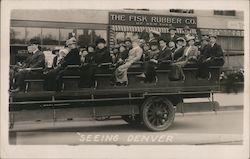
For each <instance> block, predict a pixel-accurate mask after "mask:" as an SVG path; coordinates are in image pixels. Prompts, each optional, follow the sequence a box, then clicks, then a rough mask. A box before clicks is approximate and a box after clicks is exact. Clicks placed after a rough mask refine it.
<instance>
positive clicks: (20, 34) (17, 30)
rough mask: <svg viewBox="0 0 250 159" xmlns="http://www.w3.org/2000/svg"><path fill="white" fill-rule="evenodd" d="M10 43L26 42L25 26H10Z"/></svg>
mask: <svg viewBox="0 0 250 159" xmlns="http://www.w3.org/2000/svg"><path fill="white" fill-rule="evenodd" d="M10 43H11V44H25V28H24V27H11V28H10Z"/></svg>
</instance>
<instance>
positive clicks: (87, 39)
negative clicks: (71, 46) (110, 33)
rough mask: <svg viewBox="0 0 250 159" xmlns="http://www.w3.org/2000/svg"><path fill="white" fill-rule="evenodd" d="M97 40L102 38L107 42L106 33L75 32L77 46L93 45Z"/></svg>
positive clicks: (100, 31) (85, 30) (94, 31)
mask: <svg viewBox="0 0 250 159" xmlns="http://www.w3.org/2000/svg"><path fill="white" fill-rule="evenodd" d="M98 38H104V39H105V40H106V41H107V31H106V30H89V29H78V30H77V40H78V45H79V46H86V45H88V44H91V43H95V41H96V39H98Z"/></svg>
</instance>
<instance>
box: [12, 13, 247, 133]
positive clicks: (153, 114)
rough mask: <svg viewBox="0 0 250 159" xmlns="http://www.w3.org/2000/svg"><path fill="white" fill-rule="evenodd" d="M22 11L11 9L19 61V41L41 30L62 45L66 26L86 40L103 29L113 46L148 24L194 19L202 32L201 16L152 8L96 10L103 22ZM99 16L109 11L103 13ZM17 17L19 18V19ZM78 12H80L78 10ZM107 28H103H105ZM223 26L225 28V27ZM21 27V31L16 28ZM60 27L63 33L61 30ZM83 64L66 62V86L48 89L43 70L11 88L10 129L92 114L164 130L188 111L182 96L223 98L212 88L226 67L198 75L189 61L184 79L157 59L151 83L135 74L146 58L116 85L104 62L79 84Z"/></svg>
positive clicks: (163, 28)
mask: <svg viewBox="0 0 250 159" xmlns="http://www.w3.org/2000/svg"><path fill="white" fill-rule="evenodd" d="M52 12H53V13H52ZM54 12H57V11H46V13H44V12H41V15H43V16H41V15H38V14H39V12H36V13H35V14H34V16H33V17H39V18H40V17H44V19H50V16H51V15H53V14H54ZM82 12H83V13H86V17H88V16H89V15H92V14H90V12H91V11H88V12H87V11H85V12H84V11H80V10H78V11H76V14H81V13H82ZM23 14H24V13H22V12H21V11H19V12H16V13H15V14H13V15H12V16H13V17H14V18H13V20H12V21H11V31H13V33H12V34H11V38H12V39H11V40H12V41H13V44H12V45H11V50H10V51H11V61H10V63H11V64H15V61H16V57H17V56H16V54H17V52H18V49H21V48H22V47H24V48H25V44H24V43H23V44H22V45H20V46H19V44H17V43H22V42H23V41H25V40H28V38H29V37H30V36H33V34H35V33H36V32H37V36H36V37H39V36H41V43H42V45H43V46H46V47H49V43H53V44H54V45H62V44H63V41H64V42H65V39H63V37H64V34H68V32H67V31H69V32H72V31H73V32H75V33H76V36H77V39H78V40H80V38H82V40H84V39H85V41H86V39H88V38H91V39H92V40H91V41H92V42H93V41H94V38H95V37H96V36H97V35H98V36H103V35H104V36H106V40H107V41H108V45H109V46H108V47H112V46H114V43H115V39H116V36H128V35H130V34H131V35H132V34H133V35H134V34H137V33H138V32H142V31H143V30H151V29H153V30H157V31H159V32H161V33H168V27H169V25H172V23H174V24H173V25H174V26H175V27H176V28H177V34H182V33H183V30H182V28H183V27H184V25H189V26H190V27H191V32H192V33H197V32H198V31H197V30H198V29H197V28H196V27H197V17H194V16H175V15H174V16H173V15H170V16H166V15H157V13H156V14H149V13H148V12H147V14H144V13H143V14H137V13H134V12H132V13H126V14H125V13H123V12H119V13H116V12H108V11H107V12H104V11H98V12H97V11H95V12H94V14H93V15H94V18H96V19H97V21H98V22H99V21H101V22H102V19H104V20H106V19H107V20H106V21H107V22H106V21H105V23H107V24H104V22H103V23H100V24H91V23H87V22H86V24H85V23H80V22H72V21H71V22H65V21H64V22H63V20H61V19H63V18H65V17H66V16H63V15H64V13H63V12H62V13H60V14H62V15H61V17H60V18H61V19H60V21H58V22H55V21H51V22H49V21H48V20H44V19H41V20H38V21H36V20H26V21H25V20H23V18H22V17H25V15H23ZM36 14H37V15H36ZM65 14H73V12H69V13H67V11H65ZM55 15H58V14H55ZM19 16H20V17H19ZM97 16H100V17H101V16H107V17H104V18H102V19H100V18H99V19H98V17H97ZM18 17H19V18H20V20H18ZM27 17H29V16H27ZM75 17H76V18H78V17H79V16H75ZM130 17H131V18H130ZM31 18H32V17H31ZM82 18H84V16H82ZM94 18H92V19H94ZM126 18H127V19H126ZM138 18H139V19H138ZM52 19H53V20H54V19H56V18H52ZM90 19H91V18H85V19H83V20H84V21H89V20H90ZM143 19H144V20H143ZM66 20H72V19H66ZM149 20H151V22H150V21H149ZM152 20H153V21H152ZM58 27H59V28H58ZM69 28H70V29H69ZM81 28H87V29H90V28H95V29H96V30H95V31H93V30H92V31H91V32H89V31H88V30H86V29H81ZM103 28H104V30H100V29H103ZM98 29H99V30H98ZM204 30H205V31H207V30H206V29H203V31H204ZM105 31H106V32H107V34H106V33H105ZM210 31H211V30H210ZM217 31H218V30H217ZM222 31H224V32H225V35H229V33H228V32H227V31H228V30H222ZM222 31H221V34H222V33H224V32H222ZM18 32H19V33H20V34H15V33H18ZM208 32H209V30H208ZM242 32H243V31H240V32H239V34H240V35H239V36H241V33H242ZM57 33H58V35H56V34H57ZM90 33H91V35H90ZM235 33H237V32H235ZM47 34H48V36H47ZM49 34H51V36H49ZM54 34H55V36H54ZM85 34H86V37H85ZM17 35H19V36H21V35H24V37H25V39H21V40H20V39H17V38H16V36H17ZM52 35H53V36H52ZM78 35H79V36H78ZM237 35H238V34H237ZM52 37H58V39H59V40H56V39H49V38H52ZM15 38H16V39H15ZM91 41H90V42H91ZM17 46H18V48H17ZM24 48H22V49H24ZM15 52H16V53H15ZM78 68H79V66H77V65H69V66H67V68H66V70H65V71H64V74H63V77H62V78H63V88H62V91H60V92H56V91H46V90H44V75H41V76H36V77H30V78H28V79H26V80H25V91H24V92H18V93H10V94H9V114H10V115H9V117H10V119H9V121H10V130H15V125H19V124H20V125H21V124H22V123H25V122H26V123H27V122H28V123H30V122H31V123H41V122H43V121H45V122H51V123H55V122H59V121H69V120H70V121H72V120H73V121H76V120H82V119H86V118H87V119H88V120H89V119H90V118H91V119H96V120H104V119H105V120H107V119H110V118H113V117H116V118H117V117H120V118H122V119H123V120H125V121H126V122H127V123H129V124H132V125H141V124H143V125H145V126H146V127H147V128H148V129H149V130H152V131H164V130H166V129H167V128H168V127H169V126H170V125H171V124H172V123H173V121H174V118H175V112H184V106H183V100H184V99H186V98H209V99H211V100H209V101H208V103H209V106H211V108H212V110H214V111H216V110H217V109H218V103H217V102H215V101H214V98H213V94H214V93H215V92H218V91H220V79H219V78H220V73H221V67H210V68H209V72H210V74H211V78H209V79H197V78H196V72H197V69H198V68H197V67H196V66H192V67H184V68H183V71H184V74H185V80H178V81H172V80H170V79H169V74H170V68H169V67H168V65H167V63H164V62H163V63H161V64H160V65H157V68H156V72H157V79H158V80H157V81H155V82H152V83H144V82H141V81H140V80H139V79H138V78H136V75H139V74H141V73H142V71H143V62H136V63H134V64H133V65H132V66H131V67H130V68H129V69H128V81H129V82H128V85H127V86H113V85H110V79H111V76H112V74H113V72H114V69H115V68H114V67H113V65H112V64H111V63H104V64H102V65H101V66H100V67H97V69H96V73H95V85H94V87H92V88H79V87H78V83H79V80H80V75H79V71H80V70H79V69H78ZM41 69H42V68H41ZM34 71H35V70H34Z"/></svg>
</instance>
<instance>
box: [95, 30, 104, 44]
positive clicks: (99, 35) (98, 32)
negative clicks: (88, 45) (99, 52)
mask: <svg viewBox="0 0 250 159" xmlns="http://www.w3.org/2000/svg"><path fill="white" fill-rule="evenodd" d="M92 33H93V41H94V42H95V40H96V39H98V38H103V39H105V40H106V41H107V31H106V30H93V32H92Z"/></svg>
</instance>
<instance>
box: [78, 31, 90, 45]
mask: <svg viewBox="0 0 250 159" xmlns="http://www.w3.org/2000/svg"><path fill="white" fill-rule="evenodd" d="M90 33H91V32H89V30H88V29H79V30H77V39H78V45H79V46H86V45H89V44H90V43H91V34H90Z"/></svg>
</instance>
